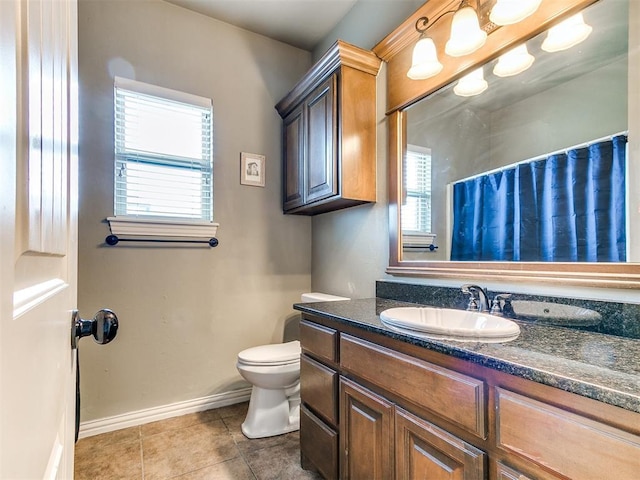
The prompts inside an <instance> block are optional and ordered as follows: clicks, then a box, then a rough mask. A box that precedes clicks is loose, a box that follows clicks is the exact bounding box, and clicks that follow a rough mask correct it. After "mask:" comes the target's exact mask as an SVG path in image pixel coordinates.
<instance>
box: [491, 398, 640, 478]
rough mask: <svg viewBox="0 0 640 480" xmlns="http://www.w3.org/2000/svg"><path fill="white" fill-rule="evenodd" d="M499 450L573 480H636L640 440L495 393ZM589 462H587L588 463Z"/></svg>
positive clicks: (526, 400)
mask: <svg viewBox="0 0 640 480" xmlns="http://www.w3.org/2000/svg"><path fill="white" fill-rule="evenodd" d="M496 411H497V414H496V443H497V447H498V448H500V449H502V450H504V451H507V452H510V453H512V454H515V455H518V456H521V457H524V458H526V459H528V460H530V461H532V462H534V463H536V464H538V465H539V466H540V467H541V468H545V469H547V470H550V471H551V472H554V473H559V474H561V475H564V476H566V477H568V478H580V479H584V480H588V479H593V480H596V479H602V478H610V477H609V475H610V474H611V473H612V472H611V468H612V466H613V465H615V466H616V471H615V475H616V479H617V480H623V479H628V480H632V479H637V478H638V472H640V437H639V436H637V435H633V434H631V433H628V432H625V431H622V430H619V429H617V428H614V427H611V426H608V425H605V424H602V423H600V422H596V421H594V420H590V419H588V418H585V417H582V416H580V415H576V414H573V413H570V412H567V411H565V410H562V409H559V408H556V407H554V406H551V405H548V404H546V403H542V402H539V401H537V400H534V399H531V398H528V397H525V396H523V395H520V394H517V393H514V392H511V391H509V390H505V389H502V388H496ZM585 459H588V461H585Z"/></svg>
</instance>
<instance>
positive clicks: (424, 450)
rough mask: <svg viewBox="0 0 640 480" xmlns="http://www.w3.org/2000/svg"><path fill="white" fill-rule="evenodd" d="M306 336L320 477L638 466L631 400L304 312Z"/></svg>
mask: <svg viewBox="0 0 640 480" xmlns="http://www.w3.org/2000/svg"><path fill="white" fill-rule="evenodd" d="M301 344H302V350H303V358H302V367H301V393H302V402H303V415H302V419H303V420H302V421H301V427H300V429H301V431H300V438H301V452H302V464H303V467H304V468H315V469H316V470H318V471H319V472H320V473H321V474H322V475H323V476H324V477H325V478H342V479H367V480H369V479H393V478H396V479H414V478H429V479H463V480H481V479H490V480H516V479H517V480H529V479H531V480H534V479H535V480H560V479H565V480H566V479H580V480H602V479H604V478H615V479H616V480H623V479H624V480H637V478H639V477H638V472H640V414H638V413H636V412H633V411H630V410H625V409H622V408H619V407H614V406H612V405H608V404H605V403H602V402H598V401H596V400H593V399H590V398H586V397H582V396H580V395H576V394H573V393H569V392H565V391H562V390H560V389H557V388H553V387H550V386H546V385H542V384H539V383H536V382H532V381H530V380H526V379H524V378H520V377H516V376H512V375H508V374H506V373H502V372H498V371H496V370H493V369H489V368H486V367H482V366H478V365H475V364H473V363H472V362H468V361H464V360H461V359H457V358H453V357H450V356H448V355H445V354H440V353H437V352H433V351H430V350H428V349H424V348H420V347H416V346H413V345H410V344H406V343H404V342H401V341H397V340H392V339H389V338H387V337H385V336H382V335H379V334H375V333H371V332H366V331H364V330H362V331H361V330H360V329H358V328H357V327H353V326H350V325H343V324H339V323H337V322H333V321H331V320H329V319H325V318H322V317H316V316H314V315H310V314H306V313H305V314H303V321H302V323H301ZM320 390H325V392H324V393H321V392H320ZM331 402H333V404H332V403H331ZM327 472H328V473H327Z"/></svg>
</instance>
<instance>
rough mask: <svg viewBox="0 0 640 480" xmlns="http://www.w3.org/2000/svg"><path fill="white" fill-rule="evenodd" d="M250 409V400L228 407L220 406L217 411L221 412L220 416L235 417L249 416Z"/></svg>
mask: <svg viewBox="0 0 640 480" xmlns="http://www.w3.org/2000/svg"><path fill="white" fill-rule="evenodd" d="M247 410H249V402H242V403H236V404H235V405H229V406H227V407H220V408H218V409H217V410H216V411H217V412H218V413H219V414H220V418H227V417H234V416H236V415H242V416H243V417H246V416H247Z"/></svg>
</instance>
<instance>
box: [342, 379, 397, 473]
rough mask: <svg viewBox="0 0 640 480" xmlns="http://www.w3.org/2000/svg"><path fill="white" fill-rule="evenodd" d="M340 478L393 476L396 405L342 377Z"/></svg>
mask: <svg viewBox="0 0 640 480" xmlns="http://www.w3.org/2000/svg"><path fill="white" fill-rule="evenodd" d="M340 465H341V473H342V475H341V478H343V479H345V480H346V479H353V480H358V479H362V480H376V479H380V480H388V479H390V478H393V404H392V403H390V402H388V401H387V400H385V399H384V398H382V397H380V396H378V395H376V394H374V393H373V392H370V391H369V390H367V389H365V388H363V387H361V386H359V385H357V384H355V383H353V382H350V381H349V380H346V379H344V378H341V379H340Z"/></svg>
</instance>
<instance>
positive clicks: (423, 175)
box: [401, 145, 431, 233]
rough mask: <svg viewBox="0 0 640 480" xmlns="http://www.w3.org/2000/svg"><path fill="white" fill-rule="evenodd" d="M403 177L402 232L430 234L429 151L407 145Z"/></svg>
mask: <svg viewBox="0 0 640 480" xmlns="http://www.w3.org/2000/svg"><path fill="white" fill-rule="evenodd" d="M403 175H404V187H405V192H404V202H403V204H402V211H401V219H402V231H403V232H417V233H430V232H431V149H429V148H425V147H420V146H416V145H407V152H406V156H405V164H404V169H403Z"/></svg>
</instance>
